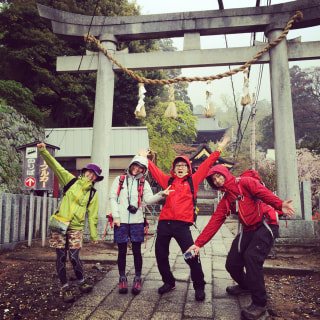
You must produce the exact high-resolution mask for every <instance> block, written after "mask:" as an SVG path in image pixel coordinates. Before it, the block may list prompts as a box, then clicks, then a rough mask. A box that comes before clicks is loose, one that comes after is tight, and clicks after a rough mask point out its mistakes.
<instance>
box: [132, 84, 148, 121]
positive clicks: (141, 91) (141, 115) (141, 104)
mask: <svg viewBox="0 0 320 320" xmlns="http://www.w3.org/2000/svg"><path fill="white" fill-rule="evenodd" d="M146 92H147V90H146V89H145V87H144V84H143V83H139V101H138V105H137V107H136V110H135V112H134V114H135V115H136V116H137V117H139V118H145V117H146V109H145V107H144V97H145V95H144V94H145V93H146Z"/></svg>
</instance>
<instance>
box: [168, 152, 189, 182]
mask: <svg viewBox="0 0 320 320" xmlns="http://www.w3.org/2000/svg"><path fill="white" fill-rule="evenodd" d="M178 161H184V162H186V163H187V165H188V174H187V175H186V176H187V177H188V176H191V175H192V167H191V163H190V160H189V158H188V157H187V156H177V157H175V158H174V160H173V162H172V165H171V169H170V174H171V175H172V176H173V177H176V175H175V174H174V172H173V168H174V164H175V163H176V162H178Z"/></svg>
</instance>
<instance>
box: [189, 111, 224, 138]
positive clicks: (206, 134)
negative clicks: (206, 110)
mask: <svg viewBox="0 0 320 320" xmlns="http://www.w3.org/2000/svg"><path fill="white" fill-rule="evenodd" d="M195 116H196V117H198V123H197V124H196V128H197V138H196V143H197V144H201V143H207V142H209V141H213V142H216V141H219V140H220V139H221V138H222V137H223V136H224V134H225V132H226V130H227V129H226V128H220V126H219V123H218V120H217V118H216V117H215V116H214V117H212V118H206V117H205V116H204V115H203V114H195Z"/></svg>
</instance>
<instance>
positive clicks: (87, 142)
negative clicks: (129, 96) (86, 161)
mask: <svg viewBox="0 0 320 320" xmlns="http://www.w3.org/2000/svg"><path fill="white" fill-rule="evenodd" d="M92 133H93V128H54V129H50V128H47V129H45V135H46V137H47V138H46V141H45V143H50V144H52V145H55V146H58V147H59V148H60V150H56V152H55V157H56V158H69V157H72V158H73V157H91V146H92ZM111 140H112V141H113V143H112V144H111V150H110V156H133V155H135V154H137V151H138V150H139V149H141V148H146V149H147V148H149V136H148V130H147V127H115V128H112V131H111ZM101 151H103V146H101Z"/></svg>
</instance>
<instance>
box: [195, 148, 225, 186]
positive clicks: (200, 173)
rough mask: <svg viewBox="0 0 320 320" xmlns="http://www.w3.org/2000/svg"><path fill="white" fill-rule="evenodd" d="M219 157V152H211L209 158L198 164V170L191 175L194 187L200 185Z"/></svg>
mask: <svg viewBox="0 0 320 320" xmlns="http://www.w3.org/2000/svg"><path fill="white" fill-rule="evenodd" d="M219 157H220V152H219V151H215V152H212V153H211V154H210V156H209V157H208V158H207V159H206V160H205V161H203V162H202V163H201V164H200V166H199V168H198V170H197V171H196V172H195V173H194V174H193V175H192V181H193V184H194V185H196V186H198V185H199V184H200V182H201V181H202V180H203V179H204V178H205V177H206V176H207V173H208V171H209V170H210V168H211V167H212V166H213V164H214V163H215V162H216V161H217V160H218V159H219Z"/></svg>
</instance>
